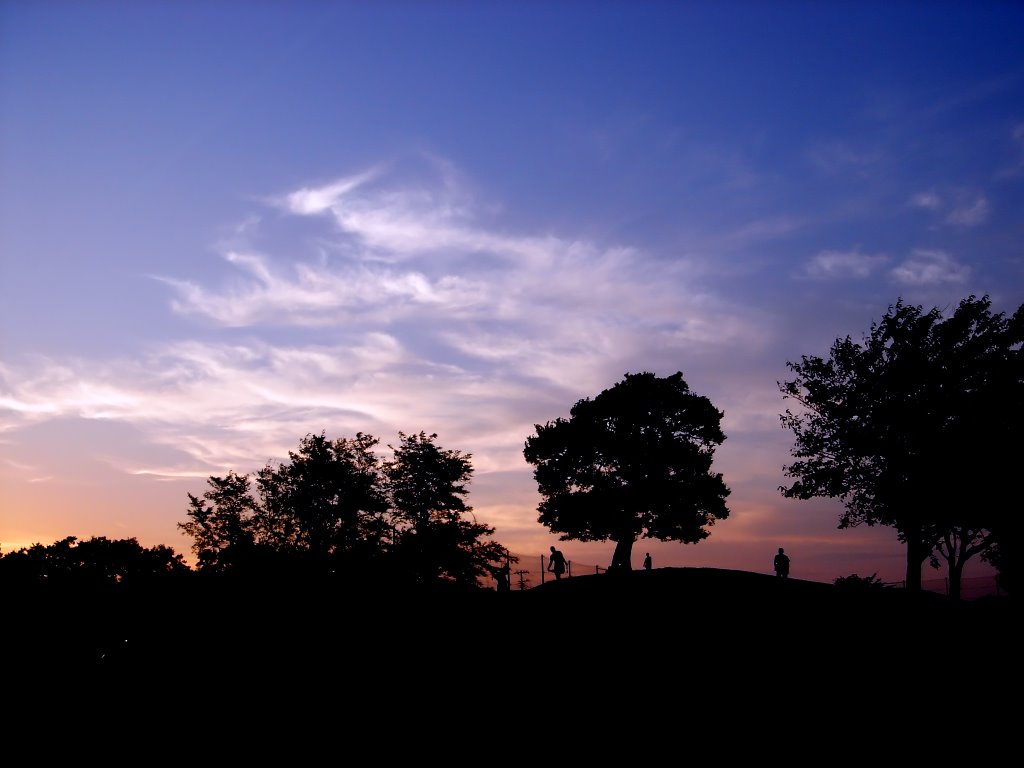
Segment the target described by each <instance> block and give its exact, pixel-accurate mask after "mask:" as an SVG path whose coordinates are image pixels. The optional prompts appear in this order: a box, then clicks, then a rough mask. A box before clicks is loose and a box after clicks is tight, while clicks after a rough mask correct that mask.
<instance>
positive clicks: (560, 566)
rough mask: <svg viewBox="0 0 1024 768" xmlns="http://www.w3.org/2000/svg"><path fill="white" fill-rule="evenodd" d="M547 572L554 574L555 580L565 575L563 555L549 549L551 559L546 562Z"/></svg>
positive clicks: (553, 549) (552, 548)
mask: <svg viewBox="0 0 1024 768" xmlns="http://www.w3.org/2000/svg"><path fill="white" fill-rule="evenodd" d="M548 570H549V571H551V572H552V573H553V574H555V579H556V580H557V579H560V578H562V574H563V573H565V555H563V554H562V553H561V552H560V551H559V550H557V549H555V548H554V546H552V547H551V559H550V560H548Z"/></svg>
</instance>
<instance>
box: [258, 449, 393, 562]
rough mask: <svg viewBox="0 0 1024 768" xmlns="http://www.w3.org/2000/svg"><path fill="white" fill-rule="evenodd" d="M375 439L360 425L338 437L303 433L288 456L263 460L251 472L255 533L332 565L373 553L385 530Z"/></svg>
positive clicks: (309, 560) (361, 559)
mask: <svg viewBox="0 0 1024 768" xmlns="http://www.w3.org/2000/svg"><path fill="white" fill-rule="evenodd" d="M379 442H380V441H379V440H378V439H377V438H375V437H373V436H371V435H366V434H364V433H362V432H359V433H357V434H356V436H355V437H354V438H339V439H337V440H328V439H327V438H326V437H325V436H324V435H323V434H320V435H307V436H306V437H304V438H303V439H302V441H301V443H300V445H299V450H298V451H290V452H289V454H288V456H289V459H290V461H288V462H286V463H282V464H279V465H278V466H277V468H276V469H274V468H272V467H270V466H267V467H265V468H264V469H263V470H262V471H261V472H260V474H259V476H258V479H257V485H258V487H259V492H260V497H261V499H262V504H261V505H260V506H259V508H258V511H257V513H256V521H255V522H256V527H257V532H258V540H259V541H261V542H265V543H267V544H270V545H272V546H274V547H277V548H279V549H287V550H290V551H292V552H299V553H301V554H302V556H303V559H305V560H307V561H308V562H309V563H310V564H312V563H314V562H316V563H320V564H321V565H323V566H324V567H328V566H329V567H331V568H338V567H342V568H349V567H353V566H354V564H355V562H356V561H359V562H360V563H365V561H366V559H367V558H368V557H371V556H373V555H376V554H378V553H379V551H380V549H381V547H382V545H383V541H382V540H383V537H384V536H385V535H386V533H387V530H388V525H387V523H386V520H385V513H386V511H387V509H388V505H387V499H386V498H385V496H384V493H383V490H382V488H381V483H380V480H381V476H380V460H379V459H378V457H377V455H376V454H375V453H374V448H375V447H376V446H377V445H378V443H379Z"/></svg>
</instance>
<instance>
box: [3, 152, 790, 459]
mask: <svg viewBox="0 0 1024 768" xmlns="http://www.w3.org/2000/svg"><path fill="white" fill-rule="evenodd" d="M435 182H436V183H435V184H434V185H433V186H430V185H424V184H423V183H422V182H421V183H419V184H417V185H416V186H415V187H414V188H409V187H408V186H407V185H405V184H403V183H401V181H400V180H397V179H393V178H389V177H387V176H386V174H385V173H384V172H383V171H382V170H381V169H374V170H373V171H367V172H365V173H362V174H357V175H354V176H349V177H346V178H344V179H341V180H339V181H337V182H334V183H331V184H328V185H325V186H322V187H304V188H302V189H300V190H298V191H296V192H292V193H288V194H285V195H281V196H277V197H276V198H274V204H275V205H280V206H283V207H284V208H285V209H286V210H287V211H288V212H289V213H291V214H294V215H296V216H299V221H300V222H301V221H302V220H303V219H305V218H308V217H311V216H324V215H327V216H329V217H331V220H332V221H333V222H334V223H335V224H336V229H335V235H334V237H333V239H329V240H327V241H324V240H323V239H322V237H321V239H320V240H319V241H318V245H317V249H316V252H315V254H313V255H310V256H309V257H308V258H305V257H304V256H303V255H302V254H299V255H297V254H296V253H295V252H292V251H286V252H280V246H278V248H277V249H276V250H275V249H274V248H268V249H266V250H264V249H263V247H262V244H261V243H259V242H246V240H247V238H257V237H263V236H266V234H267V232H266V229H267V226H269V224H268V222H271V223H272V220H273V218H274V217H267V218H266V219H264V220H262V221H261V224H260V226H259V227H253V226H246V227H241V228H238V229H236V230H234V231H233V232H232V238H231V248H229V249H227V250H225V252H224V253H223V254H222V256H223V258H224V259H225V261H226V263H227V264H228V265H229V266H230V268H231V269H232V270H233V271H234V274H233V276H232V279H230V280H228V281H226V282H224V283H222V284H220V285H211V284H208V283H206V282H202V281H199V280H195V279H183V278H178V277H167V276H164V277H161V278H159V279H160V280H161V281H162V282H163V283H164V284H166V285H168V286H170V288H171V289H172V290H173V294H174V295H173V299H172V302H171V307H172V309H173V311H175V312H177V313H181V314H183V315H186V316H193V317H199V318H203V319H205V320H208V321H212V326H211V325H210V324H206V325H203V326H202V327H201V328H200V329H198V330H197V334H200V333H202V334H203V335H207V336H210V337H211V338H207V339H202V338H194V339H183V340H179V341H175V342H170V343H163V344H161V345H159V346H154V348H152V350H151V351H150V352H149V354H147V355H145V356H143V357H141V358H137V359H119V360H110V361H106V362H97V361H89V362H86V361H76V360H61V361H59V362H57V361H52V360H46V361H38V362H37V363H36V364H33V365H30V366H27V367H23V368H21V369H18V370H14V369H8V370H6V371H0V374H5V376H4V377H3V378H0V384H3V386H0V409H2V410H4V411H5V412H6V413H7V414H8V415H9V416H10V417H11V419H12V421H14V422H15V423H17V424H23V425H26V424H31V423H38V422H39V421H41V420H44V419H52V418H62V417H70V418H81V419H101V418H102V419H111V420H120V421H123V422H126V423H132V424H137V425H143V426H144V427H145V430H146V434H147V435H148V436H150V438H151V439H152V440H153V441H154V443H155V444H157V445H160V446H163V447H166V448H167V449H169V450H171V449H173V452H174V455H176V456H180V457H181V460H180V461H179V460H175V461H171V462H168V460H167V454H166V452H165V453H164V454H162V455H160V456H158V457H155V458H154V459H153V460H151V461H146V460H141V459H139V458H137V457H135V458H133V459H132V460H131V461H129V462H128V466H129V470H128V471H130V472H131V473H133V474H142V475H150V476H152V475H157V476H161V477H168V478H174V477H195V476H202V475H208V474H211V473H214V472H221V471H224V470H226V469H228V468H235V469H239V470H242V471H247V470H249V469H254V468H256V467H257V466H260V465H262V463H263V462H264V461H266V460H267V459H268V458H269V457H272V456H278V457H284V456H286V455H287V451H288V450H290V449H292V448H294V445H295V442H296V440H297V439H298V438H299V437H301V436H302V435H303V434H305V433H306V432H319V431H323V430H326V431H328V432H329V433H330V434H332V435H337V436H341V435H351V434H354V433H355V432H358V431H362V432H369V433H372V434H376V435H377V436H379V437H382V438H393V437H394V434H395V431H396V430H404V431H413V430H419V429H425V430H428V431H443V432H444V433H445V434H444V435H442V442H443V444H445V445H450V446H454V447H458V448H460V449H462V450H467V451H470V452H472V453H473V454H474V457H475V466H477V468H478V469H479V470H480V471H510V470H515V471H520V472H521V471H525V467H524V465H523V459H522V441H523V439H524V438H525V436H526V435H527V434H529V433H530V432H531V431H532V429H533V425H534V424H535V423H538V422H543V421H546V420H547V419H549V418H554V417H555V416H558V415H564V413H565V411H566V409H567V408H568V407H570V406H571V405H572V404H573V403H574V402H575V401H576V399H578V398H579V397H581V396H590V395H594V394H596V393H597V392H599V391H600V390H602V389H604V388H606V387H608V386H610V385H611V384H612V383H614V382H615V381H617V380H618V379H619V378H620V377H621V376H622V375H623V373H625V372H627V371H636V370H651V369H652V368H655V367H656V365H666V366H667V368H666V369H665V370H663V371H661V373H666V374H667V373H671V372H674V371H675V370H677V369H679V368H685V365H684V364H683V361H686V360H688V359H695V358H697V357H700V356H707V355H710V354H713V352H714V350H720V349H723V348H728V349H731V350H733V352H734V353H735V352H737V351H740V352H741V351H742V350H744V349H751V350H754V349H758V348H761V347H763V346H764V344H765V343H766V338H767V336H768V335H769V334H770V333H771V331H770V329H769V328H768V327H767V326H766V325H765V324H764V323H763V322H762V321H761V320H758V319H757V318H755V317H754V316H753V314H752V310H748V309H744V308H743V307H736V306H732V305H730V304H728V303H727V302H724V301H723V300H721V299H719V298H717V297H716V296H714V295H712V294H709V293H707V292H706V289H704V288H703V287H702V286H701V285H700V284H699V282H698V280H697V272H696V271H695V269H694V268H693V267H692V265H690V264H689V263H688V262H687V260H685V259H671V260H667V259H656V258H650V257H649V256H648V255H646V254H644V253H642V252H640V251H638V250H637V249H635V248H632V247H629V246H628V245H621V244H615V243H596V242H591V241H587V240H583V239H574V238H571V237H559V236H555V235H551V234H547V233H544V234H533V233H525V234H522V233H509V232H507V231H502V230H500V229H498V228H496V227H494V226H488V225H487V212H479V211H477V210H476V209H475V208H474V207H473V206H472V205H470V204H469V203H468V202H467V200H469V198H470V196H469V195H468V194H467V193H466V191H465V190H464V189H463V188H462V187H461V186H460V185H459V182H458V177H457V174H454V173H447V172H442V173H441V174H440V177H439V178H438V179H435ZM257 218H258V217H257V216H256V215H253V216H251V217H250V218H249V219H248V221H256V220H257ZM790 226H793V225H792V223H789V222H786V221H781V222H774V223H772V222H766V223H764V225H763V226H760V227H754V228H753V229H757V230H759V231H760V232H761V233H762V234H763V235H770V233H771V232H773V231H780V230H782V231H785V230H786V229H788V228H789V227H790ZM314 228H315V227H314ZM292 234H294V233H292ZM318 237H320V236H319V235H318ZM286 242H292V243H295V242H303V241H302V240H297V239H296V238H294V237H292V239H291V240H287V241H286ZM305 242H309V241H308V240H307V241H305ZM243 332H244V333H245V334H246V335H245V337H244V338H242V337H240V335H239V334H241V333H243ZM296 334H301V335H302V338H299V337H297V336H296ZM669 369H671V370H669Z"/></svg>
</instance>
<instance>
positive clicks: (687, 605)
mask: <svg viewBox="0 0 1024 768" xmlns="http://www.w3.org/2000/svg"><path fill="white" fill-rule="evenodd" d="M9 598H10V599H9V600H8V606H9V609H10V610H9V611H8V612H7V616H8V619H7V630H6V632H5V633H4V636H3V637H4V648H3V651H4V654H5V658H7V659H10V660H11V661H12V664H16V665H17V668H18V669H20V670H23V671H29V672H31V673H32V674H33V675H36V676H37V677H38V676H40V675H49V674H53V675H54V676H56V677H60V678H65V679H67V678H73V679H77V680H79V681H80V683H81V684H84V683H85V682H87V681H89V680H93V681H95V680H109V679H120V680H126V679H141V678H144V677H145V676H147V675H148V676H153V675H156V676H157V677H159V678H165V679H171V680H181V681H187V680H190V679H194V678H195V677H196V676H197V675H200V676H201V675H203V674H206V675H210V674H214V675H228V676H231V675H239V676H242V675H245V676H249V675H252V674H259V675H263V676H267V677H268V679H274V678H281V677H282V676H284V675H293V674H295V672H296V670H319V671H318V672H317V674H320V675H328V676H329V675H331V674H339V672H338V670H339V669H341V668H345V665H346V664H350V663H352V661H351V660H352V659H358V660H359V664H361V665H365V666H366V668H367V669H378V670H379V669H384V670H391V672H392V673H394V670H395V669H402V670H405V672H404V673H403V674H407V675H410V674H427V675H432V676H434V678H435V680H437V679H440V678H443V676H444V674H447V673H446V670H452V669H455V668H456V667H457V666H458V665H461V664H465V665H467V667H471V666H472V665H479V666H481V667H484V668H489V669H491V670H492V671H495V672H500V673H502V674H506V675H512V676H515V675H517V674H519V673H518V672H517V671H516V670H518V669H519V668H520V667H519V665H521V664H527V663H532V664H544V665H548V664H553V665H554V667H555V669H556V670H557V669H558V668H559V667H561V668H562V670H563V671H564V669H565V668H566V667H569V668H580V669H582V668H586V667H588V666H593V667H594V668H595V669H599V670H604V671H605V672H607V671H609V670H614V669H618V670H620V671H623V670H626V669H632V668H633V665H636V664H640V665H642V666H643V667H644V668H649V669H661V668H664V669H673V668H674V667H676V666H678V665H684V666H686V667H687V668H692V669H693V674H694V675H702V674H710V672H709V670H711V669H716V668H717V667H715V666H714V665H715V664H717V663H720V661H721V659H729V660H730V662H729V663H730V664H731V665H732V668H733V670H734V671H735V670H738V669H746V670H747V673H748V676H750V675H771V674H777V673H779V672H780V671H781V672H783V673H784V674H786V675H789V676H792V675H794V674H803V675H815V674H817V670H821V669H829V670H830V671H831V672H830V673H831V674H835V672H836V669H841V670H843V671H844V674H846V675H849V676H851V677H855V676H856V675H857V674H859V673H857V672H856V670H860V671H861V672H863V671H865V670H868V669H870V670H872V673H873V674H876V675H877V674H881V675H892V676H894V678H893V679H896V677H898V676H903V677H904V678H905V677H906V675H907V674H908V664H909V665H911V666H912V669H911V670H910V671H912V672H914V673H915V674H919V675H922V676H928V675H930V674H932V672H933V671H934V669H935V665H936V664H940V665H941V664H943V663H949V662H950V661H951V660H953V661H956V660H975V661H976V660H977V659H979V658H983V659H984V660H985V662H986V663H987V664H990V665H995V666H996V667H999V666H1000V665H1004V664H1005V665H1008V664H1011V663H1013V664H1015V663H1016V661H1017V659H1018V658H1019V651H1018V650H1017V647H1016V646H1017V644H1016V643H1015V642H1014V640H1013V638H1015V637H1016V629H1015V626H1016V624H1015V620H1014V615H1015V611H1014V605H1015V604H1014V603H1013V602H1012V599H1011V598H1007V597H1002V598H994V599H983V600H978V601H973V602H953V601H950V600H949V599H948V598H946V597H945V596H943V595H938V594H935V593H930V592H923V593H919V594H913V593H908V592H906V591H904V590H900V589H891V588H864V587H861V588H842V587H840V586H837V585H836V584H826V583H821V582H811V581H803V580H800V579H779V578H777V577H775V576H770V575H766V574H759V573H751V572H746V571H738V570H728V569H718V568H659V569H654V570H651V571H631V572H626V573H602V574H593V575H584V576H573V577H567V578H563V579H561V580H558V581H555V580H548V581H546V582H545V583H543V584H541V585H539V586H537V587H534V588H532V589H527V590H513V591H511V592H500V593H499V592H496V591H491V590H482V591H466V590H454V589H430V590H422V591H413V592H408V591H407V592H401V593H397V592H394V591H389V590H387V589H383V588H375V586H374V585H373V584H329V585H319V586H317V585H313V584H311V583H278V584H269V583H262V584H260V585H254V584H252V583H241V582H227V581H225V582H223V583H220V584H219V585H216V586H211V584H209V583H205V582H203V583H199V582H196V583H195V584H193V585H191V586H189V587H187V588H176V589H175V590H160V591H155V592H146V591H138V590H134V591H133V590H122V591H107V592H104V593H102V594H99V593H88V594H87V593H78V594H69V593H61V594H58V593H50V594H42V593H37V594H35V595H33V596H31V599H19V597H18V596H9ZM441 660H444V662H443V663H442V662H441ZM705 662H706V663H707V664H708V665H710V666H708V667H707V668H705V667H702V664H703V663H705ZM396 664H397V665H398V666H396ZM453 665H455V666H453Z"/></svg>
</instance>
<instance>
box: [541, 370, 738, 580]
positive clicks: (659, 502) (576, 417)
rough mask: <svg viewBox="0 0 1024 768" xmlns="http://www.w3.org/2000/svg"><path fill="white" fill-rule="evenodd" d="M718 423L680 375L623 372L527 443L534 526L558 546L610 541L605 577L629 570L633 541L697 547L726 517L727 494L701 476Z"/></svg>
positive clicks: (706, 473)
mask: <svg viewBox="0 0 1024 768" xmlns="http://www.w3.org/2000/svg"><path fill="white" fill-rule="evenodd" d="M722 417H723V413H722V412H721V411H719V410H718V409H716V408H715V407H714V406H713V405H712V403H711V401H710V400H709V399H708V398H707V397H705V396H702V395H697V394H695V393H693V392H691V391H690V387H689V385H688V384H687V383H686V381H685V380H684V379H683V374H682V373H681V372H677V373H674V374H672V375H670V376H666V377H663V378H659V377H658V376H655V375H654V374H653V373H649V372H643V373H635V374H630V373H627V374H625V377H624V378H623V379H622V381H620V382H618V383H617V384H615V385H614V386H613V387H611V388H610V389H606V390H604V391H603V392H601V393H600V394H599V395H597V396H596V397H595V398H593V399H590V398H584V399H582V400H579V401H578V402H577V403H576V404H575V405H574V406H572V408H571V409H570V411H569V418H568V419H565V418H561V417H559V418H557V419H555V420H554V421H549V422H547V423H546V424H543V425H541V424H537V425H535V427H536V432H535V434H533V435H532V436H530V437H528V438H527V440H526V444H525V447H524V450H523V454H524V456H525V458H526V461H527V462H528V463H530V464H532V465H533V466H534V478H535V480H536V481H537V487H538V489H539V491H540V493H541V496H542V500H541V502H540V505H539V509H538V512H539V516H538V521H539V522H540V523H541V524H542V525H544V526H546V527H547V528H548V529H549V530H551V531H552V532H554V533H558V534H560V538H561V539H562V540H568V539H577V540H579V541H613V542H615V552H614V554H613V556H612V563H611V568H612V569H628V568H631V562H630V558H631V554H632V548H633V544H634V543H635V542H636V541H637V540H638V539H639V538H654V539H658V540H661V541H680V542H683V543H688V544H692V543H696V542H699V541H702V540H703V539H705V538H707V537H708V536H709V535H710V532H709V530H708V528H709V527H710V526H712V525H714V524H715V522H716V521H717V520H722V519H725V518H726V517H728V515H729V510H728V507H727V506H726V503H725V502H726V498H727V497H728V495H729V489H728V487H727V486H726V484H725V482H724V481H723V479H722V475H721V474H720V473H716V472H713V471H712V470H711V465H712V461H713V458H714V452H715V449H716V448H717V447H718V446H719V445H721V443H722V442H723V441H724V440H725V434H724V433H723V432H722V428H721V420H722Z"/></svg>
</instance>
